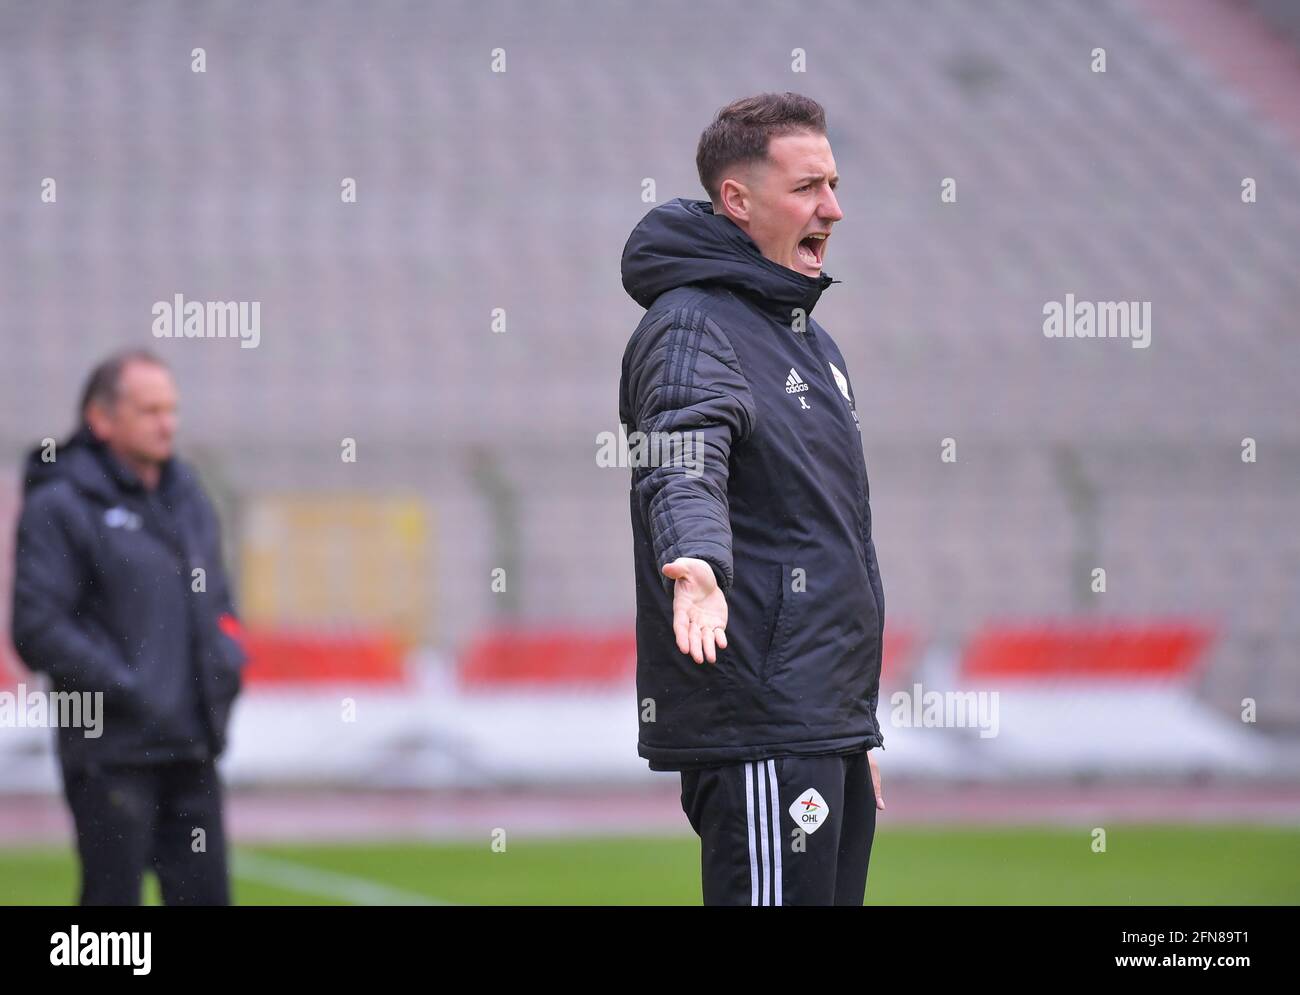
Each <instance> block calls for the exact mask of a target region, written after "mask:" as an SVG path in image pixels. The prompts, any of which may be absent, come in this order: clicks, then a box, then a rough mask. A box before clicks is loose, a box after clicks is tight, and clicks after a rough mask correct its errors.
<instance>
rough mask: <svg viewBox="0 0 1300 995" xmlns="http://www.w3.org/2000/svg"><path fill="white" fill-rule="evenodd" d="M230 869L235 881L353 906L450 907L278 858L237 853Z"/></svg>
mask: <svg viewBox="0 0 1300 995" xmlns="http://www.w3.org/2000/svg"><path fill="white" fill-rule="evenodd" d="M233 856H234V859H233V869H234V873H235V876H236V877H241V878H245V879H247V880H249V881H257V882H259V883H260V884H269V885H273V886H275V887H279V888H287V889H289V890H290V891H297V892H301V893H303V894H305V895H321V896H324V897H325V898H336V899H340V900H341V901H345V902H351V903H352V904H353V905H450V904H452V903H450V902H444V901H441V900H439V899H437V898H430V897H429V896H427V895H419V894H416V893H415V892H413V891H404V890H402V889H400V888H390V887H389V886H388V885H384V884H376V883H375V882H374V881H370V880H367V879H366V878H359V877H354V876H353V875H351V874H340V873H339V872H338V871H327V870H325V869H323V868H320V867H308V866H307V865H305V864H295V863H293V862H292V861H288V860H282V859H281V858H279V857H267V856H263V855H262V854H256V853H249V852H247V851H245V850H240V851H236V852H235V854H234V855H233Z"/></svg>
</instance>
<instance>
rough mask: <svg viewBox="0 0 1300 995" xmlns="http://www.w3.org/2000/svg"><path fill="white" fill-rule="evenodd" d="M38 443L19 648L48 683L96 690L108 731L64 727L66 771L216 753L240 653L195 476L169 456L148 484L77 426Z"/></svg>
mask: <svg viewBox="0 0 1300 995" xmlns="http://www.w3.org/2000/svg"><path fill="white" fill-rule="evenodd" d="M42 452H43V450H41V449H39V448H38V449H35V450H33V451H32V453H31V455H30V456H29V457H28V460H27V465H26V474H25V481H24V502H23V509H22V515H21V517H20V519H19V524H18V536H17V544H16V560H15V570H14V604H13V633H12V634H13V642H14V646H15V648H16V649H17V650H18V654H19V656H20V657H21V658H22V659H23V661H24V662H25V663H26V665H27V666H28V667H30V668H31V669H32V670H35V671H42V672H44V673H47V674H49V675H50V678H51V682H52V690H55V691H89V692H95V691H102V692H103V693H104V698H103V713H102V719H103V730H102V735H100V736H99V737H98V738H87V737H86V736H85V735H84V730H83V729H80V728H60V729H59V734H58V748H59V758H60V761H61V763H62V765H63V767H64V769H65V770H68V769H82V768H87V767H98V766H102V765H106V764H120V763H152V762H166V761H180V760H202V759H208V758H213V759H215V758H216V757H217V756H219V755H220V754H221V753H222V752H223V751H224V749H225V745H226V731H227V726H228V723H229V719H230V711H231V706H232V704H233V702H234V699H235V697H236V695H237V694H238V692H239V689H240V686H241V679H240V674H241V670H242V668H243V665H244V662H245V655H244V652H243V650H242V648H241V646H240V643H239V642H238V638H237V637H238V623H237V621H236V616H235V610H234V603H233V599H232V595H231V591H230V585H229V581H228V579H227V576H226V573H225V569H224V567H223V565H222V557H221V540H220V526H219V523H218V520H217V516H216V513H215V511H214V509H213V507H212V504H211V502H210V501H209V500H208V498H207V496H206V495H205V494H204V493H203V490H202V488H201V486H200V484H199V481H198V477H197V475H196V474H195V472H194V471H193V470H192V469H191V468H190V467H189V466H187V465H186V464H185V463H183V462H182V461H181V460H179V459H177V458H173V459H171V460H169V461H168V462H167V463H165V464H164V465H163V468H162V475H161V478H160V480H159V484H158V487H157V488H156V489H155V490H154V491H152V492H151V491H149V490H148V489H146V488H145V487H144V485H143V484H142V483H141V481H140V480H139V478H138V477H137V476H136V475H135V474H134V473H133V472H132V471H131V470H129V469H128V468H127V467H126V466H125V465H124V464H122V463H121V462H120V461H119V460H118V459H117V458H116V457H114V455H113V454H112V453H111V452H110V451H109V450H108V448H107V447H106V446H104V445H103V444H102V443H100V442H99V441H98V440H96V439H95V438H94V436H93V435H92V434H91V432H90V430H89V429H88V428H86V427H84V426H83V427H82V428H81V429H80V430H79V431H78V432H77V433H76V434H75V435H73V436H72V438H70V439H69V440H68V441H67V442H66V443H64V444H63V445H61V446H59V447H58V448H57V449H56V450H55V459H54V460H53V461H50V462H44V461H42V458H41V456H42ZM199 569H201V570H202V571H203V575H201V577H202V579H201V582H199V581H196V580H195V576H196V575H195V571H196V570H199ZM195 587H200V588H202V589H201V590H197V591H196V590H195V589H194V588H195Z"/></svg>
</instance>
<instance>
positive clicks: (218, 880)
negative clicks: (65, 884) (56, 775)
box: [63, 760, 230, 905]
mask: <svg viewBox="0 0 1300 995" xmlns="http://www.w3.org/2000/svg"><path fill="white" fill-rule="evenodd" d="M63 787H64V793H65V795H66V797H67V799H68V805H69V807H70V808H71V809H72V815H73V820H74V821H75V823H76V828H77V852H78V856H80V858H81V904H82V905H139V904H140V899H141V895H140V882H141V878H142V876H143V875H144V872H145V870H147V869H152V870H154V871H155V872H156V873H157V875H158V883H159V885H160V890H161V892H162V899H163V902H164V903H165V904H167V905H229V904H230V891H229V879H228V874H227V869H226V839H225V828H224V825H223V821H222V804H221V801H222V799H221V782H220V778H219V776H218V773H217V769H216V765H215V764H214V763H213V762H212V761H210V760H208V761H202V762H194V763H188V762H187V763H159V764H154V765H140V766H112V767H102V768H96V769H94V770H81V771H75V772H73V771H65V772H64V785H63ZM196 830H202V833H198V832H196ZM199 840H202V845H200V844H199V843H198V841H199Z"/></svg>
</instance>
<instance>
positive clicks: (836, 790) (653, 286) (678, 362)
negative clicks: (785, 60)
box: [619, 93, 885, 906]
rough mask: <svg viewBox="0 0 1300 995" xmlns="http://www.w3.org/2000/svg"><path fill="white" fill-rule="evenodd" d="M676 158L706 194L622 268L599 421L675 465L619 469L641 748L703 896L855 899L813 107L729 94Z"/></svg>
mask: <svg viewBox="0 0 1300 995" xmlns="http://www.w3.org/2000/svg"><path fill="white" fill-rule="evenodd" d="M696 162H697V166H698V169H699V174H700V182H701V183H702V184H703V186H704V188H705V190H706V191H708V193H709V196H710V198H711V201H687V200H681V199H679V200H674V201H672V202H670V203H668V204H665V205H663V206H662V207H657V208H655V209H654V210H652V211H651V212H650V213H649V214H647V215H646V217H645V218H644V219H643V220H642V221H641V222H640V224H638V225H637V227H636V229H635V230H634V231H633V232H632V235H631V237H630V238H629V239H628V243H627V246H626V248H625V249H624V252H623V286H624V287H625V288H626V290H627V292H628V293H629V294H630V295H631V296H632V297H633V299H634V300H636V301H637V303H639V304H640V305H641V306H642V307H645V308H647V309H648V310H647V312H646V315H645V317H644V318H643V319H642V321H641V323H640V325H639V326H638V327H637V330H636V331H635V332H634V333H633V335H632V338H631V341H630V342H629V343H628V346H627V350H626V352H625V353H624V357H623V376H622V382H621V384H620V391H619V411H620V420H621V421H622V423H623V424H624V425H626V426H628V428H629V429H631V430H633V431H635V432H637V433H640V434H643V435H646V436H655V435H659V436H665V437H673V438H676V439H678V440H680V443H679V446H678V449H681V450H683V452H682V453H680V454H676V455H674V456H673V457H672V458H669V459H667V460H660V462H659V464H658V465H655V466H646V465H639V464H637V465H635V468H634V469H633V479H632V502H631V503H632V509H631V510H632V530H633V538H634V542H635V559H636V577H637V698H638V701H639V702H640V708H641V717H642V722H641V727H640V728H641V735H640V744H639V747H638V750H639V753H640V755H641V756H643V757H645V758H647V759H648V760H649V762H650V767H651V769H653V770H678V771H681V772H682V773H681V779H682V806H683V808H684V809H685V811H686V813H687V815H688V817H689V819H690V822H691V825H692V827H693V828H694V829H695V831H696V832H697V833H699V835H700V838H701V850H702V873H703V885H704V889H703V890H704V901H705V903H706V904H752V905H760V904H761V905H781V904H783V903H784V904H817V905H830V904H837V905H858V906H861V905H862V902H863V898H864V895H865V890H866V879H867V864H868V861H869V859H870V855H871V843H872V839H873V836H874V833H875V825H876V818H875V811H876V807H877V806H879V807H881V808H883V807H884V803H883V800H882V799H881V795H880V790H879V773H878V771H877V769H876V764H875V762H874V759H873V758H869V756H868V751H869V750H871V749H872V748H873V747H879V746H882V745H883V738H882V736H881V732H880V726H879V724H878V722H877V720H876V714H875V713H876V704H877V697H878V694H879V687H880V662H881V646H882V641H883V634H884V615H885V605H884V594H883V590H882V588H881V583H880V571H879V568H878V567H877V564H876V553H875V545H874V543H873V541H872V535H871V508H870V504H869V496H870V491H869V487H868V484H867V469H866V463H865V460H864V459H863V454H862V441H861V435H860V432H861V429H860V428H859V427H858V415H857V410H856V404H855V401H854V397H855V396H856V395H855V394H854V393H853V391H852V387H851V384H850V382H849V380H848V375H847V373H845V372H844V371H845V370H846V368H847V364H846V363H845V362H844V358H843V356H842V355H841V354H840V351H839V348H838V347H837V346H836V345H835V342H834V341H833V340H832V339H831V337H830V336H829V335H828V334H827V333H826V332H825V330H824V329H822V328H821V326H820V325H818V324H817V323H816V322H815V321H813V320H812V317H811V314H812V310H813V307H814V306H815V305H816V303H817V301H818V299H819V298H820V297H821V294H822V291H824V290H825V289H826V288H827V287H828V286H829V285H830V284H831V282H832V281H831V278H830V277H829V276H827V275H826V274H824V273H823V272H822V261H823V259H824V258H825V254H826V246H827V242H828V239H829V237H830V234H831V229H832V226H833V225H834V224H835V223H836V222H838V221H839V220H840V219H841V218H843V216H844V215H843V213H842V212H841V211H840V208H839V203H838V202H837V200H836V197H835V187H836V185H837V184H838V182H839V175H838V173H837V172H836V168H835V160H834V157H833V156H832V155H831V148H830V143H829V142H828V141H827V138H826V118H825V113H824V111H823V109H822V107H821V105H820V104H818V103H817V102H816V101H813V100H810V99H808V98H806V97H802V96H799V95H798V94H793V93H786V94H763V95H760V96H757V97H750V98H746V99H744V100H739V101H736V102H735V103H733V104H731V105H729V106H727V107H724V108H723V109H722V110H721V111H720V112H719V113H718V115H717V117H716V118H715V120H714V121H713V123H712V124H711V125H710V126H709V127H708V128H707V129H705V131H704V134H703V135H702V136H701V138H700V143H699V149H698V152H697V156H696ZM652 448H653V447H652ZM672 449H673V447H671V446H662V445H661V446H659V447H658V451H660V452H663V451H672ZM687 450H689V451H687ZM698 466H702V467H703V472H702V473H700V472H692V468H693V467H698ZM729 623H730V624H729ZM674 643H675V644H676V650H677V651H678V652H674V651H673V644H674ZM719 650H722V651H724V652H722V653H721V654H719ZM687 655H689V657H690V659H687ZM706 660H707V661H708V665H707V666H700V665H701V664H703V663H704V661H706ZM692 661H693V662H692ZM873 781H874V782H875V783H874V784H873V783H872V782H873Z"/></svg>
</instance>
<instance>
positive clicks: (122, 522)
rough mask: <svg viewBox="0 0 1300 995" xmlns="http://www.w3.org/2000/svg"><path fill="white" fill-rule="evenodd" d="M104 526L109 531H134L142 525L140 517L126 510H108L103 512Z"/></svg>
mask: <svg viewBox="0 0 1300 995" xmlns="http://www.w3.org/2000/svg"><path fill="white" fill-rule="evenodd" d="M104 524H105V525H107V526H108V527H109V528H110V529H129V530H131V531H135V530H136V529H138V528H139V527H140V525H141V524H142V523H141V521H140V516H139V515H137V514H136V513H135V512H134V511H128V510H127V509H126V508H109V509H108V510H107V511H106V512H104Z"/></svg>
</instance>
